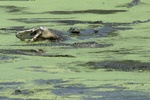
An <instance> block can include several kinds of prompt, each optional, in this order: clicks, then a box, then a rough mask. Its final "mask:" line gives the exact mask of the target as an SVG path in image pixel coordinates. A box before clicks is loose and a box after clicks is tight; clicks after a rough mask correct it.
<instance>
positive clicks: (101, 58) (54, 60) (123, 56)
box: [0, 0, 150, 100]
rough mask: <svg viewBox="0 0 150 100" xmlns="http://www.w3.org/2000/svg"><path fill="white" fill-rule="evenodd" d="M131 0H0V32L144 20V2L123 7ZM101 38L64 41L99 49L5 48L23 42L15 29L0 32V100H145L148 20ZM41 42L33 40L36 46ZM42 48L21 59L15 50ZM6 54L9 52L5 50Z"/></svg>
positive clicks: (147, 13)
mask: <svg viewBox="0 0 150 100" xmlns="http://www.w3.org/2000/svg"><path fill="white" fill-rule="evenodd" d="M130 2H131V0H74V1H73V0H22V1H21V0H20V1H19V0H16V1H15V0H14V1H13V0H10V1H8V0H6V1H4V0H0V14H1V16H0V19H1V20H0V21H1V22H0V28H14V29H17V28H19V29H29V28H34V27H35V28H37V27H39V26H46V27H48V28H52V29H55V30H61V31H63V32H65V31H67V30H68V29H69V28H70V27H78V28H82V29H88V28H101V27H104V26H105V25H103V24H94V23H92V24H91V23H86V22H87V21H90V22H94V21H103V22H104V23H113V22H116V23H131V22H133V21H136V20H140V21H146V20H148V19H149V17H150V1H149V0H141V4H139V5H135V6H133V7H127V4H128V3H130ZM113 27H115V29H118V30H115V31H108V32H106V30H107V28H106V30H105V31H104V33H107V36H104V37H94V36H88V37H84V36H83V37H79V36H73V37H71V39H70V40H66V41H64V42H65V43H74V42H87V41H96V42H98V43H103V44H112V45H111V46H109V47H103V48H68V47H59V46H42V45H41V46H10V45H16V44H21V45H23V44H26V42H24V41H20V40H19V39H17V38H16V37H15V33H16V32H17V30H4V29H3V30H0V43H1V44H0V100H9V99H10V100H24V99H29V100H30V99H32V100H34V99H35V100H38V99H40V100H41V99H43V100H149V99H150V77H149V76H150V71H149V70H150V53H149V51H150V44H149V41H150V40H149V39H150V34H149V33H150V22H149V21H147V22H145V23H135V24H120V25H117V26H113ZM41 42H42V43H45V42H47V41H39V42H36V43H41ZM37 49H38V50H42V51H44V54H46V55H53V54H54V55H56V54H57V55H71V56H68V57H51V56H39V55H36V54H30V55H26V54H24V53H20V52H19V53H18V52H17V50H24V51H25V50H29V51H30V50H31V51H33V50H35V51H36V50H37ZM9 51H11V52H9ZM15 51H16V52H17V53H16V52H15Z"/></svg>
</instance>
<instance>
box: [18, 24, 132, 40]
mask: <svg viewBox="0 0 150 100" xmlns="http://www.w3.org/2000/svg"><path fill="white" fill-rule="evenodd" d="M129 29H132V28H129V27H111V26H104V27H98V28H88V29H79V28H75V27H71V28H70V29H69V30H68V31H67V32H61V31H59V30H54V29H48V28H47V27H39V28H36V29H35V28H32V29H28V30H23V31H19V32H18V33H17V34H16V37H17V38H19V39H20V40H21V41H26V40H27V41H28V42H34V41H38V40H45V39H48V40H50V41H52V42H60V41H64V40H67V39H70V36H74V35H75V36H77V38H78V39H88V38H94V37H95V38H97V37H105V36H107V35H108V34H109V33H112V32H114V31H117V30H129Z"/></svg>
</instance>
